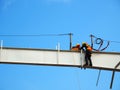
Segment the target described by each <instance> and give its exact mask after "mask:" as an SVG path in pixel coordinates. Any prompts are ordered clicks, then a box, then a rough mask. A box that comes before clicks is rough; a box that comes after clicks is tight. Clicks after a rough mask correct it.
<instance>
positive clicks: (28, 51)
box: [0, 47, 120, 71]
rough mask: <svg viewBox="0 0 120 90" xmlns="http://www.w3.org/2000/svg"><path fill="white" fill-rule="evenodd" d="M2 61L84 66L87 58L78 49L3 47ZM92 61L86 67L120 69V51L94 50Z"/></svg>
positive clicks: (0, 57) (1, 51)
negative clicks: (90, 64) (91, 64)
mask: <svg viewBox="0 0 120 90" xmlns="http://www.w3.org/2000/svg"><path fill="white" fill-rule="evenodd" d="M0 63H7V64H9V63H10V64H28V65H29V64H30V65H49V66H68V67H69V66H71V67H82V66H83V65H84V64H85V60H84V53H80V52H76V51H69V50H50V49H32V48H10V47H3V48H1V50H0ZM92 63H93V66H92V67H90V66H88V67H86V68H93V69H103V70H112V71H113V70H115V71H120V53H117V52H93V54H92Z"/></svg>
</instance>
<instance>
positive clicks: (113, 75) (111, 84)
mask: <svg viewBox="0 0 120 90" xmlns="http://www.w3.org/2000/svg"><path fill="white" fill-rule="evenodd" d="M119 65H120V62H118V64H117V65H116V66H115V69H116V68H117V67H118V66H119ZM114 77H115V70H113V73H112V79H111V83H110V89H112V86H113V81H114Z"/></svg>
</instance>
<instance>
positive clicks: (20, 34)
mask: <svg viewBox="0 0 120 90" xmlns="http://www.w3.org/2000/svg"><path fill="white" fill-rule="evenodd" d="M70 34H71V33H67V34H36V35H32V34H28V35H27V34H24V35H23V34H15V35H0V37H1V36H2V37H3V36H66V35H70ZM72 35H73V34H72Z"/></svg>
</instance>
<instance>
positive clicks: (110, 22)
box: [0, 0, 120, 90]
mask: <svg viewBox="0 0 120 90" xmlns="http://www.w3.org/2000/svg"><path fill="white" fill-rule="evenodd" d="M119 29H120V0H0V35H39V34H66V33H70V32H71V33H73V34H74V35H73V45H75V44H76V43H82V42H83V41H86V42H88V43H90V37H89V35H90V34H93V35H95V36H98V37H101V38H103V39H105V40H112V41H120V40H119V34H120V30H119ZM0 40H3V41H4V44H3V45H4V46H8V47H27V48H30V47H31V48H46V49H55V47H56V45H57V43H58V42H59V43H60V46H61V49H69V37H68V36H29V37H28V36H24V37H22V36H13V37H10V36H7V37H1V36H0ZM119 45H120V44H119V43H112V42H111V43H110V46H109V48H108V49H107V50H106V51H115V52H120V48H119ZM98 72H99V71H98V70H91V69H87V70H81V69H79V68H70V67H50V66H49V67H47V66H26V65H5V64H1V65H0V90H109V84H110V81H111V75H112V72H110V71H102V73H101V77H100V81H99V85H98V86H97V87H96V80H97V76H98ZM119 82H120V73H116V75H115V80H114V84H113V89H112V90H120V85H119Z"/></svg>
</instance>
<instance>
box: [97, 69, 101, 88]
mask: <svg viewBox="0 0 120 90" xmlns="http://www.w3.org/2000/svg"><path fill="white" fill-rule="evenodd" d="M100 74H101V70H99V73H98V78H97V82H96V86H98V82H99V79H100Z"/></svg>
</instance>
